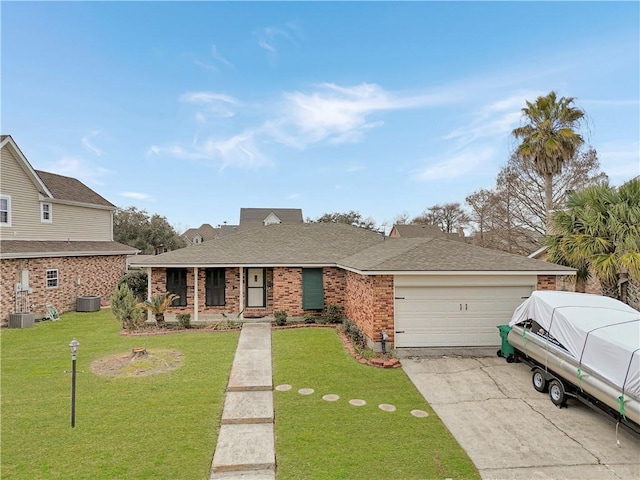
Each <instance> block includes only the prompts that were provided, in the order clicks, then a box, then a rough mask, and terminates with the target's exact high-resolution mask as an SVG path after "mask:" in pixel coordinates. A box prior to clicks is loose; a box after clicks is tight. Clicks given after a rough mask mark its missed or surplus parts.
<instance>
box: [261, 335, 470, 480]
mask: <svg viewBox="0 0 640 480" xmlns="http://www.w3.org/2000/svg"><path fill="white" fill-rule="evenodd" d="M272 340H273V342H272V343H273V368H274V385H279V384H285V383H286V384H291V385H292V386H293V389H292V390H290V391H288V392H279V391H274V402H275V411H276V425H275V428H276V456H277V463H278V480H288V479H314V480H320V479H331V480H336V479H349V480H357V479H367V480H368V479H371V478H386V479H399V480H400V479H401V480H409V479H432V478H434V479H436V478H442V479H444V478H453V479H461V478H470V479H477V478H480V477H479V474H478V472H477V470H476V468H475V467H474V465H473V463H472V462H471V460H470V459H469V457H468V456H467V455H466V453H465V452H464V451H463V450H462V448H461V447H460V446H459V445H458V443H457V442H456V441H455V440H454V438H453V437H452V436H451V434H450V433H449V431H448V430H447V429H446V427H445V426H444V425H443V423H442V422H441V421H440V419H439V418H438V417H437V416H436V415H435V413H434V412H433V410H432V409H431V408H430V407H429V405H428V404H427V403H426V402H425V400H424V399H423V397H422V396H421V395H420V393H419V392H418V391H417V390H416V388H415V387H414V386H413V384H412V383H411V381H410V380H409V379H408V378H407V376H406V375H405V373H404V372H403V371H402V369H377V368H372V367H369V366H365V365H361V364H359V363H357V362H356V361H355V360H354V359H352V358H351V357H350V356H348V355H347V353H346V350H345V349H344V346H343V345H342V343H341V341H340V339H339V337H338V336H337V335H336V333H335V331H333V330H329V329H295V330H277V331H274V332H273V337H272ZM300 388H313V389H314V390H315V393H313V394H312V395H309V396H305V395H300V394H298V393H297V390H298V389H300ZM329 393H333V394H338V395H339V396H340V400H338V401H337V402H326V401H324V400H322V396H323V395H325V394H329ZM349 399H362V400H366V402H367V404H366V405H365V406H362V407H354V406H351V405H350V404H349V403H348V400H349ZM381 403H389V404H392V405H395V406H396V408H397V410H396V411H395V412H384V411H382V410H380V409H379V408H378V405H379V404H381ZM413 409H420V410H424V411H426V412H428V413H429V416H428V417H426V418H415V417H413V416H412V415H411V414H410V411H411V410H413Z"/></svg>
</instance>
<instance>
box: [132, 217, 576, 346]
mask: <svg viewBox="0 0 640 480" xmlns="http://www.w3.org/2000/svg"><path fill="white" fill-rule="evenodd" d="M134 261H135V260H134ZM133 266H136V267H142V268H145V269H146V270H147V272H148V277H149V286H148V293H149V295H157V294H162V293H164V292H167V291H169V292H172V293H175V294H177V295H179V296H180V298H179V300H177V301H176V302H174V304H173V306H172V307H171V309H170V310H169V312H168V313H190V314H191V315H192V318H193V319H194V320H198V319H199V316H203V317H204V316H205V315H211V314H220V313H231V314H239V313H241V314H242V316H243V317H245V318H250V317H264V316H271V315H273V312H275V311H277V310H284V311H285V312H286V313H287V315H288V316H289V317H298V316H302V315H303V314H305V313H307V312H319V311H322V310H323V309H324V308H326V306H327V305H329V304H336V305H340V306H342V307H344V310H345V315H346V316H347V317H348V318H350V319H351V320H353V321H354V322H355V323H356V324H357V325H358V326H359V327H360V329H361V330H362V331H363V333H364V334H365V336H366V337H367V340H368V343H369V344H370V346H371V347H373V348H376V349H377V348H379V347H380V343H379V342H380V339H381V332H383V331H384V332H386V333H387V335H388V339H387V341H388V342H391V343H392V344H395V347H396V348H405V347H407V348H410V347H466V346H493V345H496V344H498V343H499V335H498V331H497V329H496V326H497V325H499V324H503V323H507V321H508V320H509V319H510V317H511V314H512V313H513V310H514V309H515V308H516V307H517V306H518V305H519V304H520V303H521V302H522V300H523V298H525V297H528V296H529V295H530V294H531V292H532V291H534V290H540V289H547V290H548V289H555V285H556V276H558V275H572V274H574V273H575V271H574V270H573V269H571V268H568V267H564V266H560V265H555V264H551V263H547V262H544V261H541V260H535V259H530V258H527V257H523V256H518V255H512V254H508V253H504V252H500V251H497V250H490V249H486V248H481V247H476V246H473V245H469V244H467V243H465V242H460V241H457V240H453V239H449V238H446V237H441V236H437V237H419V238H402V237H400V238H390V237H385V236H383V235H381V234H379V233H376V232H373V231H370V230H365V229H362V228H358V227H354V226H351V225H345V224H335V223H303V224H273V225H266V226H261V227H257V228H254V229H250V230H246V231H242V232H238V233H235V234H233V235H229V236H226V237H221V238H217V239H215V240H211V241H208V242H205V243H202V244H199V245H194V246H190V247H188V248H184V249H180V250H175V251H172V252H168V253H164V254H161V255H157V256H154V257H152V258H149V259H146V260H144V261H140V262H138V263H133Z"/></svg>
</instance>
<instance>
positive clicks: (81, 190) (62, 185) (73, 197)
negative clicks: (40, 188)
mask: <svg viewBox="0 0 640 480" xmlns="http://www.w3.org/2000/svg"><path fill="white" fill-rule="evenodd" d="M35 172H36V173H37V174H38V176H39V177H40V178H41V179H42V181H43V182H44V184H45V185H46V186H47V188H48V189H49V191H50V192H51V194H52V195H53V198H54V199H56V200H66V201H68V202H77V203H88V204H90V205H102V206H104V207H111V208H115V205H113V204H112V203H111V202H109V201H107V200H106V199H105V198H104V197H102V196H101V195H99V194H98V193H96V192H94V191H93V190H91V189H90V188H89V187H87V186H86V185H85V184H84V183H82V182H81V181H80V180H78V179H76V178H73V177H66V176H64V175H58V174H56V173H49V172H43V171H42V170H36V171H35Z"/></svg>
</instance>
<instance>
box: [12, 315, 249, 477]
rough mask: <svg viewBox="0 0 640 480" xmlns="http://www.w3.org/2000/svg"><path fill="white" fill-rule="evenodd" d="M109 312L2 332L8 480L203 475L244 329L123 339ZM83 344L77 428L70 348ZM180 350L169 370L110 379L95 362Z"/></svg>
mask: <svg viewBox="0 0 640 480" xmlns="http://www.w3.org/2000/svg"><path fill="white" fill-rule="evenodd" d="M119 329H120V324H119V323H118V322H117V321H116V320H114V318H113V316H112V314H111V311H110V310H108V309H107V310H102V311H100V312H96V313H66V314H64V315H63V316H62V318H61V320H59V321H57V322H44V323H39V324H37V325H36V326H35V327H33V328H27V329H23V330H20V329H15V330H14V329H2V331H1V345H2V352H1V362H2V363H1V365H0V368H1V388H2V390H1V393H2V399H1V409H2V422H1V431H0V433H1V448H2V450H1V453H2V459H1V465H0V467H1V475H2V478H3V479H7V480H8V479H65V480H66V479H74V480H75V479H134V478H135V479H153V480H160V479H205V478H208V476H209V471H210V468H211V459H212V457H213V451H214V449H215V443H216V440H217V436H218V423H219V419H220V415H221V412H222V406H223V401H224V391H225V388H226V384H227V378H228V375H229V371H230V368H231V362H232V361H233V355H234V353H235V348H236V344H237V340H238V332H228V333H227V332H225V333H202V332H185V333H175V334H171V335H164V336H146V337H123V336H120V335H119V334H118V332H119ZM74 337H75V338H76V339H77V340H78V341H79V342H80V348H79V353H78V361H77V368H78V370H79V371H80V372H81V373H78V375H77V403H76V427H75V429H71V427H70V398H71V375H70V374H69V373H65V370H66V371H69V370H70V369H71V355H70V353H69V347H68V344H69V342H70V341H71V340H72V339H73V338H74ZM141 346H142V347H146V348H147V350H148V351H149V353H153V352H154V350H178V351H180V352H182V354H183V355H184V357H183V363H182V366H181V367H180V368H178V369H176V370H172V371H169V372H166V373H161V374H156V375H151V376H137V377H128V378H107V377H102V376H98V375H96V374H94V373H92V371H91V368H90V364H91V362H92V361H94V360H98V359H102V358H105V357H107V356H110V355H119V354H122V355H126V354H127V353H129V352H131V349H132V348H134V347H141Z"/></svg>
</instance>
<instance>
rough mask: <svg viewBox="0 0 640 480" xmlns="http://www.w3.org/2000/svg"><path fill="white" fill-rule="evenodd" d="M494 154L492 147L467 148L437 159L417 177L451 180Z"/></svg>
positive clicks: (425, 179)
mask: <svg viewBox="0 0 640 480" xmlns="http://www.w3.org/2000/svg"><path fill="white" fill-rule="evenodd" d="M494 154H495V150H494V149H493V148H490V147H485V148H484V149H482V150H475V149H467V150H464V151H461V152H459V153H457V154H455V155H453V156H451V157H449V158H446V159H442V160H438V159H436V160H435V163H433V164H430V165H429V166H427V167H425V168H423V169H422V170H420V171H419V172H417V174H416V179H418V180H422V181H433V180H450V179H452V178H456V177H459V176H462V175H465V174H467V173H469V172H471V171H473V170H474V169H475V168H476V167H478V166H479V165H480V164H481V163H482V162H484V161H487V160H489V159H491V158H492V157H493V155H494ZM430 163H431V162H430Z"/></svg>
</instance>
